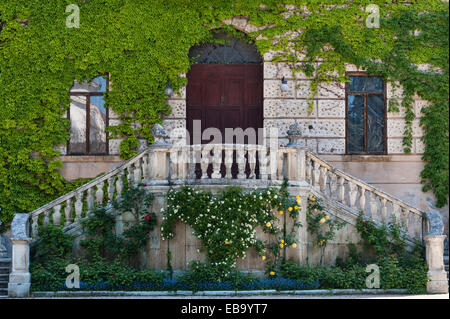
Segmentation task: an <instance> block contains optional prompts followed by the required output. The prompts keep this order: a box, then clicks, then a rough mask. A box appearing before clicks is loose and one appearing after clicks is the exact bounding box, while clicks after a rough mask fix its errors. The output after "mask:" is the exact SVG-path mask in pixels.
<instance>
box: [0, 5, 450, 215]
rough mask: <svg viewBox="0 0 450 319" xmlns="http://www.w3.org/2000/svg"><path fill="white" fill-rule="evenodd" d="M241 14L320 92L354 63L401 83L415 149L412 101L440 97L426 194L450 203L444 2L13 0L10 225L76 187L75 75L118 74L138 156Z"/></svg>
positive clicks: (2, 81)
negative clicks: (376, 20) (372, 20)
mask: <svg viewBox="0 0 450 319" xmlns="http://www.w3.org/2000/svg"><path fill="white" fill-rule="evenodd" d="M69 4H77V5H78V6H79V8H80V27H79V28H67V27H66V19H67V16H68V15H69V14H68V13H66V6H67V5H69ZM368 4H376V5H378V6H379V8H380V14H381V19H380V28H367V27H366V26H365V19H366V17H367V15H368V13H367V12H365V10H364V9H365V7H366V6H367V5H368ZM294 6H295V7H296V9H295V8H294ZM235 16H244V17H248V18H249V23H252V24H253V25H255V26H268V27H267V28H265V29H263V30H257V31H254V32H250V33H249V34H248V38H249V40H255V43H256V46H257V48H258V50H259V52H260V53H261V54H264V53H265V52H267V51H268V50H275V51H277V50H278V51H279V52H280V55H279V56H275V58H274V61H287V62H289V63H291V64H292V65H293V67H294V69H295V68H296V69H297V70H298V71H302V72H305V73H306V74H307V75H308V76H311V77H312V79H313V80H312V93H313V94H314V93H315V92H317V88H318V85H319V84H320V83H323V82H330V81H336V80H337V81H345V80H346V78H345V74H344V70H345V68H344V66H345V63H351V64H355V65H357V66H360V67H362V68H364V69H366V70H367V72H368V73H370V74H377V75H380V76H382V77H383V78H384V79H385V80H386V81H391V82H393V83H395V82H398V84H400V85H401V86H402V87H403V96H402V97H400V98H402V102H401V104H400V105H399V106H401V108H403V109H404V110H405V114H406V116H405V123H406V125H405V132H404V133H405V134H404V140H403V144H404V148H405V152H409V151H410V150H411V147H412V123H413V120H414V117H415V115H414V112H413V99H412V97H414V96H415V95H417V96H419V97H420V98H421V99H423V100H426V101H428V102H429V105H428V106H427V107H425V108H423V109H422V113H423V116H422V118H421V119H420V124H421V127H422V129H423V131H424V137H423V143H424V145H425V152H424V155H423V160H424V162H425V167H424V169H423V171H422V172H421V175H420V176H421V178H422V183H423V184H424V188H423V190H424V191H428V190H433V192H434V194H435V195H436V198H437V206H439V207H441V206H443V205H445V204H446V203H447V201H448V190H449V189H448V149H449V145H448V116H447V115H446V114H448V93H449V91H448V35H449V34H448V3H445V2H444V1H440V0H417V1H413V2H410V3H398V2H397V1H385V0H370V1H369V0H359V1H352V2H349V1H344V0H327V1H315V0H302V1H300V0H287V1H278V0H246V1H242V0H204V1H194V0H185V1H177V0H164V1H163V0H155V1H151V2H148V1H142V0H111V1H107V2H106V1H101V0H90V1H85V0H64V1H61V0H48V1H13V0H3V1H1V2H0V100H1V101H2V112H0V142H1V143H0V158H1V160H0V207H1V208H2V214H1V216H0V218H1V220H2V221H4V222H8V221H10V220H11V218H12V216H13V214H14V213H18V212H29V211H31V210H33V209H35V208H37V207H39V206H42V205H43V204H45V203H47V202H49V201H50V200H51V199H53V198H55V197H56V196H59V195H62V194H63V193H65V192H67V191H68V190H71V189H73V188H74V187H75V186H74V185H72V184H71V183H68V182H67V181H65V180H64V179H63V178H62V176H61V175H60V173H59V170H60V169H61V168H62V162H61V161H60V160H59V159H58V157H57V156H58V155H59V154H60V153H59V151H58V150H57V149H55V146H59V145H64V144H65V143H66V142H67V140H68V139H69V123H68V121H67V119H64V118H62V116H63V115H64V114H65V113H66V111H67V108H68V107H69V97H68V92H69V90H70V88H71V87H72V85H73V83H74V80H78V81H79V82H81V81H83V79H87V80H88V81H89V80H91V79H92V78H94V77H95V76H97V75H98V74H105V73H109V74H110V79H111V83H112V86H113V90H112V91H111V92H108V93H107V95H106V97H105V100H106V103H107V104H108V105H109V107H110V108H111V109H112V110H114V111H115V112H116V113H117V114H119V115H120V119H121V120H122V123H121V124H119V125H117V126H113V127H111V128H110V129H109V130H110V136H111V137H112V138H123V139H124V140H123V142H122V143H121V146H120V151H121V156H122V157H123V158H129V157H131V156H133V155H134V154H136V152H137V147H138V144H139V143H138V139H146V140H148V142H150V143H151V142H152V141H153V137H152V134H151V127H152V126H153V125H154V124H155V123H161V122H162V120H163V119H164V117H165V116H167V115H168V114H169V113H170V112H171V109H170V107H169V106H168V105H167V104H166V96H165V95H164V89H165V87H166V85H167V83H168V82H169V81H170V83H171V85H172V87H173V88H174V89H175V90H178V89H180V88H181V87H183V86H185V85H186V78H185V77H183V76H180V74H185V73H187V71H188V70H189V67H190V65H191V63H192V61H191V60H190V59H189V57H188V52H189V49H190V48H191V47H192V46H194V45H198V44H200V43H205V42H210V41H214V40H213V37H212V31H211V30H212V29H216V28H222V29H223V30H225V31H230V30H232V29H233V28H232V27H231V26H227V25H226V24H224V23H223V21H224V20H225V19H231V18H233V17H235ZM292 31H299V32H295V33H294V34H292ZM289 33H290V34H289ZM180 35H182V36H180ZM293 52H294V53H296V54H292V53H293ZM303 55H305V60H304V62H300V57H301V56H303ZM318 59H322V60H323V62H321V63H317V62H316V61H317V60H318ZM416 64H428V65H430V67H431V71H430V72H423V71H420V70H419V69H418V68H417V67H416V66H415V65H416ZM434 69H436V70H438V71H433V70H434ZM393 103H394V104H395V102H393ZM395 108H396V107H395V105H392V108H391V110H393V109H394V110H395ZM397 109H399V107H398V106H397ZM443 114H445V116H443Z"/></svg>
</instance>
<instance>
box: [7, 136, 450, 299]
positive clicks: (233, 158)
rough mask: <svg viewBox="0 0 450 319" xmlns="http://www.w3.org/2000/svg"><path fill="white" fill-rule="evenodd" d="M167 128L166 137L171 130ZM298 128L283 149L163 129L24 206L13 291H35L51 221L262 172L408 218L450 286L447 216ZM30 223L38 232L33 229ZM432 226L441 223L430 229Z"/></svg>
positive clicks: (345, 203)
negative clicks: (171, 139)
mask: <svg viewBox="0 0 450 319" xmlns="http://www.w3.org/2000/svg"><path fill="white" fill-rule="evenodd" d="M292 131H293V132H294V133H296V131H295V130H292ZM297 133H298V132H297ZM159 135H160V136H162V137H165V135H164V134H163V133H161V134H159ZM293 136H294V137H293V138H292V139H291V142H290V143H289V144H288V145H287V146H286V147H284V148H275V149H272V148H269V147H267V146H264V145H239V144H233V145H232V144H204V145H188V146H180V147H171V146H170V145H168V144H166V143H165V141H164V139H163V138H162V139H161V138H158V136H157V139H156V141H155V143H154V144H152V145H151V146H150V147H149V148H147V149H146V150H144V151H142V152H141V153H139V154H137V155H136V156H134V157H133V158H131V159H129V160H127V161H125V162H124V163H122V164H121V165H119V166H118V167H116V168H114V169H112V170H110V171H108V172H106V173H105V174H104V175H102V176H100V177H98V178H96V179H94V180H92V181H90V182H89V183H87V184H85V185H83V186H81V187H79V188H77V189H76V190H74V191H72V192H70V193H68V194H66V195H64V196H61V197H60V198H58V199H56V200H54V201H52V202H50V203H48V204H47V205H44V206H42V207H40V208H38V209H36V210H34V211H33V212H31V213H29V214H16V216H15V218H14V220H13V226H14V228H15V229H16V230H17V231H18V232H20V236H16V237H17V238H15V239H14V238H13V239H12V243H13V272H12V274H11V276H12V277H11V278H12V279H11V280H10V282H11V284H10V286H9V287H10V288H9V290H10V291H9V294H10V296H18V297H20V296H27V295H28V292H29V273H28V265H29V260H28V258H29V248H28V245H29V242H30V241H31V238H37V237H38V230H39V226H40V225H47V224H50V223H51V224H53V225H57V226H58V225H60V226H64V227H65V229H66V230H68V229H70V228H71V227H73V225H79V223H78V221H79V220H80V219H82V218H85V217H86V216H88V215H89V213H90V212H91V211H92V210H93V209H94V208H95V207H96V206H97V205H103V206H105V205H106V207H108V205H110V204H111V202H112V201H113V200H117V199H120V197H121V195H122V192H123V191H124V189H125V188H126V186H127V185H128V186H130V185H133V186H137V185H140V184H144V185H145V186H147V187H152V186H158V187H161V186H165V187H168V186H169V185H173V184H197V183H199V182H203V183H204V184H208V183H215V184H216V185H217V184H219V185H224V186H226V185H229V184H230V181H233V183H236V184H239V183H240V182H241V181H246V182H247V184H245V185H247V186H251V185H252V183H254V182H255V180H259V181H260V183H259V184H260V185H261V182H262V185H267V186H270V185H279V184H280V183H281V182H282V181H283V180H284V179H288V180H289V183H290V185H292V186H298V185H303V186H306V187H309V188H310V189H311V191H313V192H314V193H315V194H319V196H321V197H322V198H323V199H324V200H325V201H331V202H334V203H339V204H340V205H341V206H342V207H344V208H345V210H346V211H348V212H350V213H351V214H353V215H354V216H356V215H357V214H358V212H361V211H362V212H364V214H365V216H366V217H367V218H370V219H372V220H374V221H375V222H388V221H391V220H393V219H395V220H397V221H400V222H402V223H403V224H404V225H405V226H406V230H407V235H408V237H409V238H410V239H411V240H414V239H418V240H420V241H422V242H423V240H424V239H426V240H425V244H426V248H427V260H428V261H429V266H430V271H431V272H432V273H430V276H431V277H430V278H431V280H432V281H433V280H435V281H436V280H438V281H439V282H438V283H434V284H433V283H431V284H429V287H431V288H430V289H429V290H430V292H444V290H446V289H447V291H448V286H445V285H444V284H443V282H442V278H441V277H442V269H441V268H442V265H441V263H442V256H443V248H442V247H441V246H442V243H441V242H442V241H443V239H442V237H443V236H441V235H442V230H440V233H439V231H436V226H433V225H436V223H437V222H436V221H435V218H439V217H436V214H432V216H433V219H432V222H430V220H431V219H430V218H429V214H425V213H423V212H421V211H419V210H418V209H416V208H414V207H412V206H410V205H408V204H406V203H405V202H403V201H401V200H400V199H397V198H395V197H393V196H391V195H388V194H386V193H385V192H383V191H381V190H380V189H378V188H375V187H373V186H371V185H369V184H367V183H365V182H363V181H361V180H359V179H357V178H355V177H353V176H351V175H349V174H346V173H344V172H343V171H341V170H339V169H336V168H334V167H332V166H331V165H330V164H328V163H326V162H325V161H323V160H321V159H319V158H318V157H317V156H316V155H314V154H312V153H310V152H308V151H306V150H304V149H302V148H301V147H300V146H299V144H298V143H296V140H297V139H298V138H300V134H293ZM252 180H253V182H252ZM430 216H431V215H430ZM437 216H439V214H438V213H437ZM25 217H26V218H25ZM29 223H31V238H29V237H28V233H27V231H28V230H27V229H28V224H29ZM430 227H431V228H432V229H433V231H430V229H431V228H430ZM119 228H121V227H120V226H119ZM427 230H428V232H427ZM425 232H427V233H426V234H425ZM119 233H120V232H119ZM424 235H428V237H425V236H424ZM431 235H432V236H431ZM19 237H20V238H19ZM17 258H18V259H17ZM16 259H17V260H16ZM14 265H16V266H17V265H18V266H17V267H16V266H14ZM14 267H16V268H14ZM14 269H16V270H14ZM446 287H447V288H446Z"/></svg>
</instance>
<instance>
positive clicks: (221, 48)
mask: <svg viewBox="0 0 450 319" xmlns="http://www.w3.org/2000/svg"><path fill="white" fill-rule="evenodd" d="M214 38H215V39H222V40H226V41H227V43H226V44H219V43H204V44H200V45H198V46H195V47H192V48H191V49H190V51H189V57H190V58H193V59H194V63H195V64H260V63H262V59H261V55H260V54H259V53H258V51H257V50H256V47H255V45H253V44H251V43H247V42H245V41H242V40H239V39H237V38H234V37H232V36H229V35H227V34H226V33H223V32H220V33H215V34H214Z"/></svg>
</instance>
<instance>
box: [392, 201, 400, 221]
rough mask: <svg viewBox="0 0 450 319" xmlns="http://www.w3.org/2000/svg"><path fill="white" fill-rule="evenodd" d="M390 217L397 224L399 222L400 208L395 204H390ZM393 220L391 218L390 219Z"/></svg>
mask: <svg viewBox="0 0 450 319" xmlns="http://www.w3.org/2000/svg"><path fill="white" fill-rule="evenodd" d="M392 216H393V217H394V218H395V221H396V222H397V223H399V222H400V206H399V205H398V204H397V203H392ZM391 219H392V220H393V218H391Z"/></svg>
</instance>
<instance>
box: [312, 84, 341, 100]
mask: <svg viewBox="0 0 450 319" xmlns="http://www.w3.org/2000/svg"><path fill="white" fill-rule="evenodd" d="M344 97H345V85H344V83H340V82H332V83H322V84H319V91H318V92H317V98H344Z"/></svg>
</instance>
